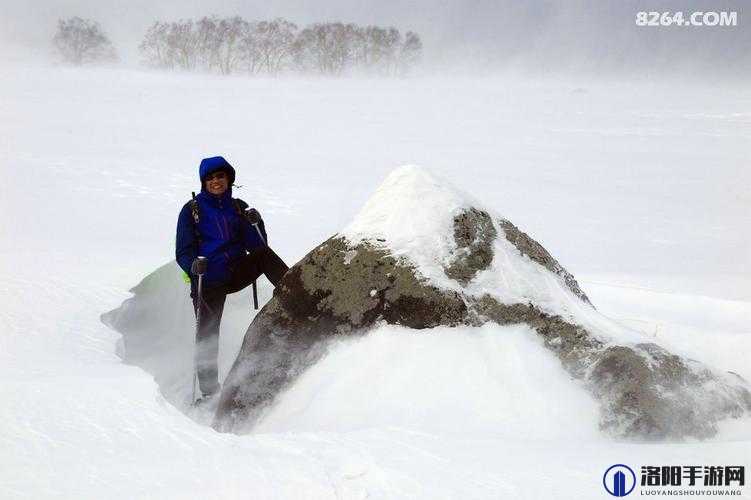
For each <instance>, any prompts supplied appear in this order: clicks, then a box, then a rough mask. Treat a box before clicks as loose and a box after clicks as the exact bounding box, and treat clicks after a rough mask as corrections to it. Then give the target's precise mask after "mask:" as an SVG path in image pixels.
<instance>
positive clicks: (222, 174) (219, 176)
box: [204, 172, 227, 182]
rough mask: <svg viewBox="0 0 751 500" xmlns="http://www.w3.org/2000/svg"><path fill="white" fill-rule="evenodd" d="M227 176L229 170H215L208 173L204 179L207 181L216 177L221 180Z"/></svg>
mask: <svg viewBox="0 0 751 500" xmlns="http://www.w3.org/2000/svg"><path fill="white" fill-rule="evenodd" d="M226 178H227V172H215V173H213V174H210V175H207V176H206V178H205V179H204V180H205V181H206V182H209V181H213V180H214V179H217V180H221V179H226Z"/></svg>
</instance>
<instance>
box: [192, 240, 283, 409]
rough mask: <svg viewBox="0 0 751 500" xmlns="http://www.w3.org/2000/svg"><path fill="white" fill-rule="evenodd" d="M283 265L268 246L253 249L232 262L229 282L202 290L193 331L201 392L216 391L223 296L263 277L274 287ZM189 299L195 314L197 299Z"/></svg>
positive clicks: (277, 282) (280, 277) (211, 392)
mask: <svg viewBox="0 0 751 500" xmlns="http://www.w3.org/2000/svg"><path fill="white" fill-rule="evenodd" d="M287 269H288V267H287V264H285V263H284V261H283V260H282V259H281V258H280V257H279V256H278V255H277V254H276V253H275V252H274V251H273V250H272V249H271V248H269V247H262V248H256V249H254V250H253V251H252V252H250V253H249V254H248V255H246V256H245V257H243V258H242V259H240V260H238V261H237V262H235V263H233V265H232V266H231V268H230V274H231V278H230V282H229V283H227V284H226V285H223V286H218V287H212V288H205V289H204V290H203V300H202V301H201V302H202V303H201V321H200V323H199V325H198V328H197V330H196V359H195V361H196V371H197V372H198V381H199V383H200V386H201V393H202V394H204V395H206V394H214V393H215V392H217V391H218V390H219V377H218V370H217V355H218V354H219V325H220V323H221V321H222V312H224V300H225V299H226V298H227V294H229V293H235V292H238V291H240V290H242V289H243V288H245V287H247V286H248V285H250V284H251V283H252V282H253V281H255V280H256V279H257V278H258V277H259V276H260V275H261V274H265V275H266V277H267V278H268V280H269V281H270V282H271V284H272V285H274V287H276V286H278V285H279V282H280V281H281V279H282V276H284V273H286V272H287ZM192 297H193V311H194V312H195V313H196V315H197V312H198V299H197V297H195V296H192Z"/></svg>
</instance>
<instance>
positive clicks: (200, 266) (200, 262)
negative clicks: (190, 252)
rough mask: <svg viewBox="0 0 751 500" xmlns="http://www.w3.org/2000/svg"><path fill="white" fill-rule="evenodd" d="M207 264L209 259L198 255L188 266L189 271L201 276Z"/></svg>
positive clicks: (204, 272)
mask: <svg viewBox="0 0 751 500" xmlns="http://www.w3.org/2000/svg"><path fill="white" fill-rule="evenodd" d="M208 265H209V261H208V259H207V258H206V257H204V256H203V255H199V256H198V257H196V260H194V261H193V264H192V265H191V266H190V272H191V273H193V274H195V275H196V276H199V277H201V276H203V275H204V274H206V268H207V267H208Z"/></svg>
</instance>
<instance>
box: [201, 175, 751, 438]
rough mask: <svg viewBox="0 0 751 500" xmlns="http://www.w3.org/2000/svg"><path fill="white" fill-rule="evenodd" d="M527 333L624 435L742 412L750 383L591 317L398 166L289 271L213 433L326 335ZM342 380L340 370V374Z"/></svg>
mask: <svg viewBox="0 0 751 500" xmlns="http://www.w3.org/2000/svg"><path fill="white" fill-rule="evenodd" d="M383 322H385V323H389V324H394V325H400V326H403V327H405V328H413V329H422V328H430V327H435V326H439V325H443V326H460V325H468V326H479V325H482V324H485V323H487V322H495V323H498V324H501V325H508V324H519V323H523V324H527V325H529V326H530V327H531V328H532V330H533V331H535V332H537V334H538V335H540V336H541V337H542V339H543V340H544V344H545V346H546V347H547V348H548V349H549V350H550V351H551V352H552V353H554V354H555V355H556V356H557V357H558V358H559V360H560V362H561V364H562V365H563V367H564V368H565V369H566V371H567V372H568V373H569V374H570V375H572V376H573V377H575V378H577V379H580V380H582V381H583V382H584V385H585V386H586V387H587V388H588V389H589V391H590V393H591V394H592V395H593V396H594V397H595V398H596V400H597V401H599V403H600V406H601V419H600V423H601V427H602V428H603V429H604V430H606V431H607V432H609V433H611V434H613V435H615V436H620V437H633V438H640V439H643V438H648V439H662V438H683V437H689V436H690V437H698V438H705V437H708V436H712V435H714V434H715V433H716V430H717V429H716V423H717V422H718V421H719V420H721V419H724V418H728V417H738V416H741V415H743V414H745V413H747V412H749V411H750V410H751V393H750V392H749V389H748V385H747V383H746V382H745V381H744V380H742V379H741V378H740V377H738V376H736V375H734V374H730V373H720V372H715V371H712V370H711V369H709V368H708V367H706V366H704V365H702V364H700V363H698V362H696V361H693V360H688V359H683V358H681V357H679V356H676V355H673V354H671V353H670V352H668V351H666V350H665V349H663V348H661V347H660V346H658V345H656V344H654V343H650V342H648V341H646V339H644V338H642V337H641V336H640V335H638V334H636V333H635V332H632V331H629V330H626V329H625V328H623V327H621V326H619V325H617V324H616V323H614V322H612V321H610V320H609V319H607V318H606V317H604V316H602V315H601V314H599V313H598V312H597V311H596V310H595V309H594V307H593V306H592V304H591V303H590V301H589V299H588V297H587V296H586V294H585V293H584V292H583V291H582V289H581V288H580V286H579V284H578V283H577V282H576V280H575V279H574V277H573V276H572V275H571V274H570V273H569V272H568V271H566V270H565V269H564V268H563V266H562V265H560V264H559V263H558V262H557V261H556V260H555V259H554V258H553V257H552V256H551V255H550V254H549V253H548V252H547V250H545V249H544V248H543V247H542V246H541V245H540V244H539V243H537V242H536V241H534V240H533V239H532V238H531V237H529V236H528V235H526V234H525V233H523V232H522V231H520V230H519V229H518V228H517V227H516V226H514V225H513V224H512V223H511V222H510V221H508V220H506V219H504V218H503V217H500V216H498V215H494V214H491V212H490V211H488V210H487V209H485V208H483V207H482V206H481V205H480V203H478V202H476V201H474V200H473V199H472V198H471V197H470V196H468V195H466V194H464V193H461V192H459V191H457V190H456V189H454V188H453V187H452V186H451V185H450V184H449V183H448V182H446V181H444V180H442V179H439V178H437V177H435V176H433V175H431V174H430V173H428V172H427V171H426V170H424V169H422V168H419V167H415V166H406V167H402V168H399V169H397V170H395V171H394V172H393V173H392V174H391V175H389V176H388V178H387V179H386V180H385V181H384V182H383V184H382V185H381V186H380V187H379V188H378V190H377V191H376V192H375V194H374V195H373V196H372V197H371V198H370V200H369V201H368V202H367V203H366V205H365V206H364V207H363V209H362V211H361V212H360V214H359V215H358V216H357V217H356V218H355V220H354V221H353V222H352V223H351V224H350V225H349V226H348V227H347V228H345V229H344V230H343V231H342V232H341V233H339V234H336V235H334V236H332V237H331V238H329V239H328V240H326V241H325V242H324V243H322V244H321V245H319V246H317V247H316V248H315V249H313V250H312V251H311V252H310V253H308V254H307V255H306V256H305V257H304V258H303V259H302V260H301V261H300V262H299V263H297V264H296V265H295V266H293V267H292V268H291V269H290V272H289V273H288V274H287V275H286V276H285V278H284V279H283V282H282V285H281V287H280V288H279V289H278V290H277V292H276V293H275V294H274V297H273V298H272V300H271V301H270V302H269V303H268V304H267V305H266V306H265V307H264V308H263V310H262V311H261V312H260V313H259V314H258V315H257V316H256V318H255V319H254V321H253V322H252V324H251V325H250V327H249V328H248V331H247V333H246V335H245V339H244V341H243V345H242V348H241V350H240V353H239V354H238V357H237V359H236V360H235V363H234V365H233V367H232V369H231V371H230V373H229V375H228V377H227V379H226V381H225V385H224V389H223V391H222V396H221V400H220V402H219V406H218V409H217V413H216V415H215V419H214V424H213V425H214V427H215V428H216V429H218V430H223V431H233V432H243V431H245V430H248V429H249V428H250V427H252V425H253V423H254V422H255V421H256V420H257V419H258V417H259V416H260V414H261V413H262V412H263V411H264V410H265V409H266V408H268V406H269V405H270V404H271V403H272V402H273V401H274V399H275V398H276V397H277V395H278V394H279V393H280V392H281V391H283V390H284V389H285V388H287V387H289V386H290V384H291V383H292V382H294V380H295V379H296V378H297V377H298V375H300V374H301V373H302V372H303V371H304V370H306V369H307V368H308V367H310V366H311V365H312V364H314V363H315V362H316V361H318V360H319V359H320V358H321V357H322V356H323V355H324V354H325V353H326V352H327V346H328V344H329V342H330V341H331V340H332V339H336V338H340V337H341V336H346V335H363V334H367V333H368V330H369V329H370V328H371V327H373V326H374V325H377V324H379V323H383ZM341 375H342V376H346V374H341Z"/></svg>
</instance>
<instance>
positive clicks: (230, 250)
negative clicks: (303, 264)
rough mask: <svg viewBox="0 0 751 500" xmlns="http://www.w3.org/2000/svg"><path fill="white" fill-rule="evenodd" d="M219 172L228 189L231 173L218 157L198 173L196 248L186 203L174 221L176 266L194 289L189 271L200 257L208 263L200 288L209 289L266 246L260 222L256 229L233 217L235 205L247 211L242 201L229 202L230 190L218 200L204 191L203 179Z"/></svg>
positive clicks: (230, 166)
mask: <svg viewBox="0 0 751 500" xmlns="http://www.w3.org/2000/svg"><path fill="white" fill-rule="evenodd" d="M219 170H224V171H226V172H227V173H228V175H229V182H230V185H231V184H232V182H233V181H234V180H235V169H234V168H232V165H230V164H229V162H227V160H225V159H224V158H222V157H221V156H215V157H213V158H206V159H204V160H203V161H201V165H200V167H199V169H198V173H199V178H200V180H201V192H200V193H199V194H198V195H197V196H196V201H197V202H198V214H199V222H198V227H197V228H195V229H198V234H199V235H200V244H199V242H197V241H196V237H195V229H194V224H195V222H194V221H193V213H192V210H191V203H190V202H188V203H186V204H185V205H184V206H183V208H182V210H180V215H179V216H178V219H177V237H176V239H175V257H176V259H177V263H178V264H179V265H180V267H181V268H182V269H183V271H185V272H186V273H187V274H188V275H189V276H190V278H191V282H192V283H193V286H195V283H194V281H195V280H194V278H195V276H193V275H191V274H190V267H191V264H192V263H193V261H194V260H195V258H196V257H198V256H199V255H203V256H204V257H206V258H207V259H208V267H207V270H206V274H204V276H203V279H204V286H206V288H212V287H216V286H221V285H224V284H227V283H228V282H229V280H230V276H231V268H232V266H233V265H234V264H235V263H236V262H237V261H238V260H239V259H240V258H242V257H244V256H245V255H246V253H247V252H248V251H250V250H252V249H253V248H258V247H263V246H264V245H265V244H266V243H265V242H266V241H268V240H267V237H266V229H265V227H264V224H263V221H261V222H260V224H259V229H260V230H261V233H262V234H263V240H261V238H260V237H259V235H258V232H257V231H256V229H255V228H254V227H253V225H251V224H250V223H249V222H248V221H247V220H246V219H245V218H244V217H242V216H241V215H239V214H238V213H237V207H236V206H235V202H237V203H238V204H239V206H240V208H241V210H243V211H244V210H245V209H247V208H248V204H247V203H245V202H244V201H242V200H233V199H232V188H231V187H230V188H228V189H227V191H225V192H224V194H223V195H222V196H214V195H212V194H211V193H209V192H207V191H206V190H205V189H204V179H205V178H206V177H207V176H208V175H210V174H212V173H214V172H216V171H219Z"/></svg>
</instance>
